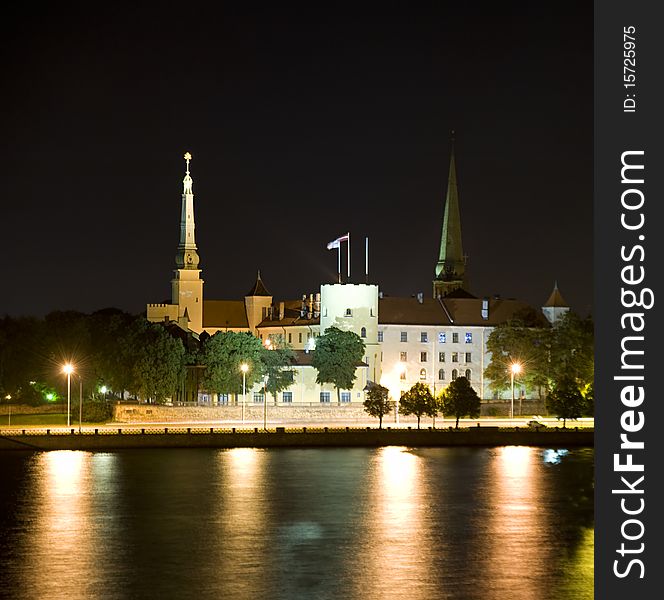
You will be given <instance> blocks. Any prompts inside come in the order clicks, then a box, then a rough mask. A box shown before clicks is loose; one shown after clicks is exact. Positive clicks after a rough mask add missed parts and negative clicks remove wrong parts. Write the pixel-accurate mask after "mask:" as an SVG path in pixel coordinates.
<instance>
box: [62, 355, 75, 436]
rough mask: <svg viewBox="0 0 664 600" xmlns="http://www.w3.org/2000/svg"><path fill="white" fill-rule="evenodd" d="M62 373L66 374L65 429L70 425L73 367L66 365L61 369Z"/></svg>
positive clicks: (69, 364)
mask: <svg viewBox="0 0 664 600" xmlns="http://www.w3.org/2000/svg"><path fill="white" fill-rule="evenodd" d="M62 372H63V373H66V374H67V427H69V426H70V425H71V422H70V421H71V374H72V373H73V372H74V367H73V366H72V364H71V363H67V364H66V365H65V366H64V367H62Z"/></svg>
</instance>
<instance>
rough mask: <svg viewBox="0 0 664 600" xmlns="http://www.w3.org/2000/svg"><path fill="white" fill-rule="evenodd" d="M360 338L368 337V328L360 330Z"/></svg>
mask: <svg viewBox="0 0 664 600" xmlns="http://www.w3.org/2000/svg"><path fill="white" fill-rule="evenodd" d="M360 337H363V338H365V337H367V328H366V327H362V329H360ZM349 402H350V400H349Z"/></svg>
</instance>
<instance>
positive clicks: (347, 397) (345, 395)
mask: <svg viewBox="0 0 664 600" xmlns="http://www.w3.org/2000/svg"><path fill="white" fill-rule="evenodd" d="M341 401H342V402H344V403H345V402H350V392H341Z"/></svg>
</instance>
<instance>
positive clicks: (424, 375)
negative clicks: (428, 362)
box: [420, 369, 427, 381]
mask: <svg viewBox="0 0 664 600" xmlns="http://www.w3.org/2000/svg"><path fill="white" fill-rule="evenodd" d="M426 378H427V370H426V369H420V379H421V380H422V381H424V380H425V379H426Z"/></svg>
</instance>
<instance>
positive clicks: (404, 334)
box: [401, 331, 408, 342]
mask: <svg viewBox="0 0 664 600" xmlns="http://www.w3.org/2000/svg"><path fill="white" fill-rule="evenodd" d="M401 341H402V342H407V341H408V332H407V331H402V332H401Z"/></svg>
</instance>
